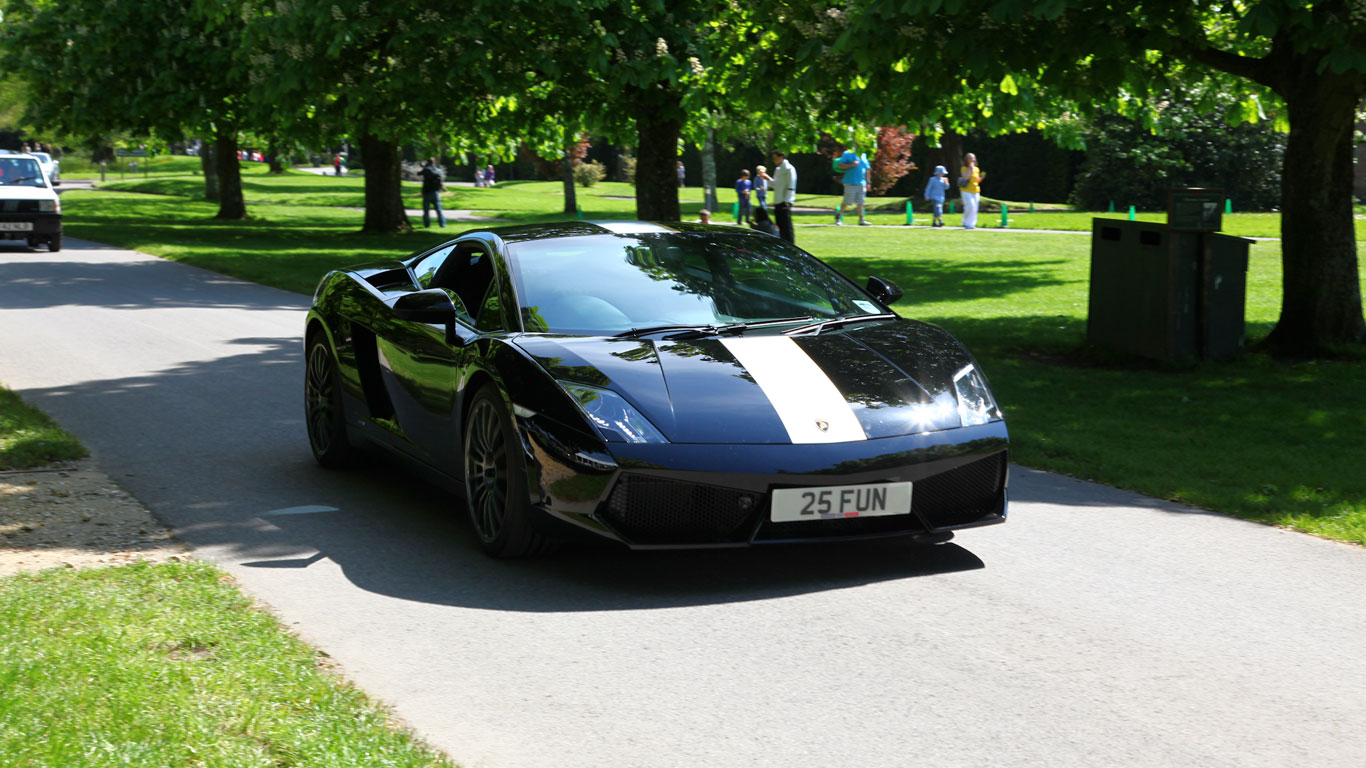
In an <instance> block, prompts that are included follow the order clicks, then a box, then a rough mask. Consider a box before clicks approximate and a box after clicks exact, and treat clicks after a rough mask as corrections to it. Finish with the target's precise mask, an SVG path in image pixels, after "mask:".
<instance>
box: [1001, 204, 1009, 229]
mask: <svg viewBox="0 0 1366 768" xmlns="http://www.w3.org/2000/svg"><path fill="white" fill-rule="evenodd" d="M1007 210H1008V209H1007V208H1006V204H1005V203H1001V229H1005V228H1007V227H1009V226H1010V218H1009V214H1008V213H1007Z"/></svg>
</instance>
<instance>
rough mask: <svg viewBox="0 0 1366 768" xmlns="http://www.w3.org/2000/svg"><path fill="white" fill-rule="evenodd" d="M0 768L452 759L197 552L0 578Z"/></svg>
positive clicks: (364, 764)
mask: <svg viewBox="0 0 1366 768" xmlns="http://www.w3.org/2000/svg"><path fill="white" fill-rule="evenodd" d="M0 692H3V693H0V765H6V766H29V765H31V766H129V767H130V768H169V767H171V766H185V767H186V768H189V767H190V766H215V767H221V768H232V767H234V766H243V767H245V766H328V768H347V767H348V766H354V767H355V768H373V766H392V767H394V768H400V767H407V766H414V767H416V766H429V767H430V766H449V765H450V762H449V761H448V760H447V759H446V758H444V757H443V756H441V755H440V754H438V753H436V752H435V751H433V750H431V749H429V748H427V747H425V746H424V745H422V744H421V743H420V742H418V741H417V740H416V739H415V738H413V737H412V736H411V735H409V734H407V733H405V732H403V731H401V730H398V729H396V728H394V727H393V726H392V725H391V724H390V721H389V718H388V717H387V715H386V714H385V712H384V711H383V710H382V709H380V708H378V707H377V706H376V705H375V704H373V703H372V702H370V701H369V700H368V699H366V697H365V695H364V694H363V693H361V692H360V691H358V690H356V689H355V688H354V687H352V686H350V685H348V684H346V683H345V682H344V681H342V680H341V679H339V678H338V677H337V676H336V675H335V674H333V673H331V672H329V671H328V670H327V669H326V659H325V657H323V655H322V654H320V653H318V652H317V651H314V650H312V649H310V648H308V647H307V646H305V645H304V644H303V643H301V642H299V641H298V640H296V639H295V638H293V637H291V636H290V635H288V634H287V633H286V632H285V631H284V630H283V629H282V628H281V627H280V626H279V624H278V623H277V622H276V621H275V620H274V619H272V618H271V617H270V616H268V615H266V614H265V613H263V612H261V611H260V610H258V609H256V608H255V607H253V606H252V605H251V603H250V601H249V600H248V599H247V598H246V597H244V596H243V595H242V594H241V593H240V592H239V591H238V590H236V589H235V588H234V587H233V586H232V584H231V583H230V582H229V580H228V578H227V577H226V576H224V574H223V573H222V572H221V571H219V570H217V569H215V568H213V567H212V566H209V565H206V564H203V563H170V564H165V565H147V564H134V565H128V566H122V567H118V568H98V569H89V570H80V571H70V570H49V571H45V572H42V573H38V574H21V575H18V576H10V577H7V578H4V579H0Z"/></svg>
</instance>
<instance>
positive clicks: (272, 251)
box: [66, 176, 1366, 543]
mask: <svg viewBox="0 0 1366 768" xmlns="http://www.w3.org/2000/svg"><path fill="white" fill-rule="evenodd" d="M282 178H284V179H290V178H291V177H288V176H287V177H282ZM333 181H334V182H340V181H346V180H345V179H340V180H338V179H333ZM263 183H264V184H267V185H269V184H271V183H275V182H274V181H266V182H263ZM279 183H281V184H284V183H285V182H283V181H282V182H279ZM310 187H311V190H314V191H309V192H307V193H306V194H307V195H308V196H309V197H305V198H304V199H314V198H312V197H311V196H312V195H313V194H315V190H316V187H312V186H311V185H310ZM339 189H340V187H339ZM629 190H630V187H629V186H626V185H611V184H603V185H600V186H599V187H594V188H592V189H591V190H589V191H588V193H587V194H585V195H584V196H583V200H584V207H585V213H586V214H590V216H589V217H590V218H591V217H609V216H624V217H627V218H629V217H630V216H631V215H632V211H633V203H632V202H631V201H628V200H617V199H615V198H617V197H626V196H628V194H629ZM558 192H559V186H558V185H556V184H553V183H541V182H512V183H508V184H505V185H500V186H499V187H495V188H493V189H474V188H472V187H461V188H455V189H454V190H453V192H452V196H451V197H452V199H454V200H459V201H461V205H460V206H457V205H450V206H448V207H451V208H455V207H469V208H476V209H478V210H482V211H488V212H492V213H494V214H496V215H498V216H500V217H502V218H505V219H509V220H515V221H534V220H550V219H556V218H562V215H561V214H559V213H558V211H559V208H560V206H561V205H562V202H561V201H562V199H563V198H562V197H560V196H559V195H558V194H557V193H558ZM684 192H685V193H694V194H685V195H684V206H685V209H686V208H689V207H692V206H697V207H700V205H701V203H700V190H696V189H690V190H684ZM67 196H68V203H67V208H66V211H67V228H68V231H69V232H70V233H71V234H72V235H73V236H76V237H89V238H91V239H94V240H99V241H102V242H109V243H113V244H116V245H123V246H126V247H134V248H137V249H139V250H143V251H146V252H149V253H153V254H157V255H160V256H165V257H167V258H174V259H178V260H182V261H186V262H189V263H194V264H197V265H199V266H203V267H207V268H210V269H215V270H218V271H222V272H225V273H228V274H233V275H237V276H239V277H244V278H247V279H250V280H255V281H258V282H262V283H266V284H270V285H276V286H279V287H282V288H286V289H289V290H295V291H300V292H305V293H307V292H311V291H312V290H313V288H314V287H315V285H316V282H317V279H318V278H319V277H320V276H321V274H322V273H323V272H324V271H326V270H327V269H330V268H333V267H337V266H343V265H345V264H350V263H357V262H363V261H370V260H375V259H381V258H393V257H395V256H401V255H404V254H406V253H409V252H411V251H414V250H417V249H419V248H423V247H426V246H428V245H431V244H434V243H436V242H438V241H440V240H441V239H443V238H445V237H448V236H451V235H452V234H453V233H455V232H459V231H460V230H461V227H452V228H447V229H446V230H441V231H436V230H419V231H418V232H415V233H411V234H407V235H396V236H382V237H373V236H361V235H358V234H356V231H357V230H358V229H359V228H360V223H361V220H362V213H361V212H360V211H352V210H347V209H344V208H338V207H335V206H311V207H310V206H297V205H257V206H252V208H251V214H252V216H253V217H254V218H253V219H252V220H251V221H247V222H240V223H223V222H215V221H213V219H212V218H211V216H212V215H213V212H214V211H215V210H216V209H215V207H214V206H211V205H208V204H205V203H202V202H196V201H194V200H192V199H189V198H174V197H161V196H153V195H134V194H127V193H122V194H120V193H114V192H103V191H97V192H83V191H73V192H70V193H67ZM248 197H249V199H250V198H251V196H250V195H249V196H248ZM289 201H290V196H289V195H288V194H285V195H284V196H283V197H282V198H281V199H279V200H277V202H289ZM1032 215H1038V216H1045V215H1046V216H1072V217H1074V218H1073V220H1074V221H1076V222H1078V224H1077V226H1080V223H1079V222H1080V221H1081V220H1082V217H1085V218H1086V220H1087V223H1086V224H1085V227H1084V228H1086V229H1089V227H1090V224H1089V218H1090V214H1067V213H1049V214H1043V213H1038V214H1032ZM1239 216H1240V214H1234V215H1233V216H1232V217H1225V220H1226V221H1230V222H1231V221H1235V220H1237V217H1239ZM1241 216H1246V217H1249V218H1248V221H1249V222H1256V221H1258V219H1257V218H1256V217H1258V216H1260V215H1258V214H1242V215H1241ZM818 218H820V219H824V216H821V217H814V216H799V217H797V222H798V224H799V225H801V224H805V223H811V222H815V221H817V219H818ZM902 220H903V221H904V214H903V219H902ZM1269 221H1270V220H1268V222H1269ZM820 223H821V224H824V223H825V222H824V221H821V222H820ZM469 226H473V225H462V227H464V228H468V227H469ZM1249 226H1253V225H1252V224H1249ZM1041 228H1043V227H1041ZM1047 228H1056V227H1055V226H1053V225H1050V226H1049V227H1047ZM797 239H798V242H799V243H800V244H801V246H802V247H803V248H806V249H807V250H809V251H811V252H812V253H814V254H816V255H817V256H820V257H821V258H823V259H825V260H827V261H829V262H830V263H832V264H834V265H835V266H837V267H838V268H840V269H841V270H843V271H844V272H846V273H847V274H850V275H852V276H855V277H857V278H859V279H862V278H863V277H866V276H867V275H869V274H880V275H882V276H884V277H887V278H889V279H892V280H895V281H896V282H898V283H899V284H900V285H901V286H902V287H903V288H905V290H906V298H905V299H903V300H902V302H901V303H900V305H899V306H898V309H899V310H901V311H902V312H903V314H906V315H908V316H911V317H917V318H921V319H925V320H928V321H930V322H934V323H938V324H940V325H943V326H945V327H947V328H948V329H949V330H951V331H953V332H954V333H956V334H957V335H958V336H959V337H960V338H962V339H963V340H964V342H965V343H967V345H968V346H969V347H970V348H971V349H972V350H973V351H974V353H975V354H977V356H978V357H979V359H981V361H982V362H983V365H984V367H985V368H986V369H987V372H988V374H989V375H990V377H991V381H992V384H993V386H994V387H995V388H996V390H997V392H998V394H999V396H1000V399H1001V401H1002V403H1003V406H1004V407H1005V410H1006V413H1007V416H1008V419H1009V424H1010V427H1011V434H1012V440H1013V444H1014V450H1015V457H1016V458H1017V459H1018V460H1019V461H1020V462H1021V463H1023V464H1026V465H1029V466H1034V467H1039V468H1042V469H1050V470H1056V471H1061V472H1066V473H1069V474H1072V475H1076V476H1078V477H1084V478H1088V479H1093V480H1098V481H1101V482H1105V483H1109V484H1111V485H1115V486H1119V487H1125V488H1131V489H1134V490H1138V491H1141V492H1144V493H1147V494H1150V495H1153V496H1158V497H1162V498H1167V499H1173V500H1179V501H1184V502H1188V503H1191V504H1195V505H1198V506H1202V507H1205V508H1208V509H1214V510H1218V511H1221V512H1227V513H1230V514H1235V515H1239V516H1241V517H1244V518H1247V519H1251V520H1259V521H1262V522H1268V523H1274V524H1279V525H1286V526H1290V527H1294V528H1297V529H1300V530H1305V531H1309V532H1313V533H1317V534H1320V535H1324V536H1329V537H1333V538H1338V539H1342V540H1346V541H1354V542H1358V543H1366V474H1363V473H1361V472H1360V471H1359V466H1360V463H1361V459H1362V451H1361V449H1360V448H1359V447H1358V446H1357V443H1356V442H1354V439H1353V437H1352V436H1353V435H1360V434H1362V433H1363V432H1364V431H1366V430H1363V427H1366V360H1362V359H1346V360H1340V361H1331V362H1317V363H1306V364H1301V365H1288V364H1283V363H1279V362H1275V361H1272V360H1270V359H1267V358H1266V357H1264V356H1261V355H1258V354H1252V353H1249V354H1246V355H1244V356H1243V357H1242V358H1240V359H1239V360H1237V361H1233V362H1229V363H1209V364H1202V365H1199V366H1196V367H1194V368H1189V369H1170V368H1163V367H1155V366H1149V365H1142V364H1137V365H1115V364H1106V363H1104V362H1102V361H1098V360H1096V359H1094V358H1093V357H1091V356H1088V355H1087V354H1085V353H1084V352H1083V350H1084V348H1085V329H1086V315H1087V302H1088V280H1089V270H1090V258H1089V253H1090V251H1089V249H1090V241H1089V239H1088V238H1085V237H1079V236H1076V235H1067V234H1060V235H1050V234H1039V233H1025V232H993V233H967V232H961V231H954V230H938V231H929V230H923V229H906V228H876V227H873V228H859V227H842V228H835V227H829V226H819V227H812V226H799V227H798V230H797ZM1363 289H1364V290H1366V284H1364V285H1363ZM1279 311H1280V245H1279V243H1277V242H1262V243H1257V244H1255V245H1253V246H1252V250H1251V266H1250V269H1249V272H1248V294H1247V333H1248V337H1249V338H1250V339H1255V338H1257V337H1260V336H1262V335H1265V334H1266V333H1267V332H1268V331H1269V330H1270V328H1271V326H1272V325H1273V324H1274V322H1275V320H1276V317H1277V315H1278V314H1279Z"/></svg>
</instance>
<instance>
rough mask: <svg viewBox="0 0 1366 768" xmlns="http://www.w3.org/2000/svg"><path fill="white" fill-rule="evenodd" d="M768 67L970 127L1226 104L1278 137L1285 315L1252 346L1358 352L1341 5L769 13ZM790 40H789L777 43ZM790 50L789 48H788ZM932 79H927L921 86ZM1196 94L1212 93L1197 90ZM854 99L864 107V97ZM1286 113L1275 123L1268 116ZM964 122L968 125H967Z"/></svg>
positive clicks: (1153, 1) (1030, 5)
mask: <svg viewBox="0 0 1366 768" xmlns="http://www.w3.org/2000/svg"><path fill="white" fill-rule="evenodd" d="M773 6H774V7H773V8H771V9H770V13H771V14H772V15H773V16H774V17H775V18H776V19H777V22H778V26H779V28H780V30H779V33H778V34H777V35H776V36H775V37H774V38H773V39H772V40H771V41H770V45H769V47H770V48H771V49H772V50H773V51H774V57H773V60H774V61H778V62H781V61H786V62H787V64H788V67H789V70H790V71H792V74H793V79H794V82H798V83H800V82H802V81H803V80H816V81H828V80H829V78H830V77H832V75H831V74H829V73H831V72H834V73H840V72H848V73H850V74H849V75H847V76H845V77H844V80H845V81H846V82H849V83H852V86H851V92H852V93H853V94H854V95H853V97H852V100H853V101H854V102H855V103H861V104H864V105H870V104H874V103H875V102H876V101H877V100H879V99H881V96H882V95H883V94H888V93H895V94H897V99H896V101H897V102H898V106H899V107H900V108H901V109H903V110H906V111H909V112H911V113H914V114H921V115H925V116H927V117H928V116H931V115H936V114H939V113H940V112H941V110H939V109H936V101H939V100H943V99H945V98H947V97H949V96H952V95H953V94H962V93H963V91H964V87H965V86H966V88H967V89H969V90H974V89H975V92H976V96H977V99H976V100H977V105H978V110H977V112H978V115H977V117H978V118H979V119H978V120H976V121H966V120H955V121H952V124H951V125H950V127H953V128H957V129H966V128H969V127H979V128H985V129H987V130H989V131H993V132H996V131H997V126H999V124H1000V122H1001V120H1002V115H1003V114H1009V113H1011V112H1014V111H1016V110H1019V111H1022V112H1024V113H1026V114H1039V113H1045V114H1052V115H1055V116H1061V115H1064V114H1066V113H1068V112H1069V111H1075V110H1083V111H1088V112H1096V111H1100V110H1104V109H1118V110H1119V111H1120V112H1122V113H1127V114H1133V115H1138V116H1145V117H1150V116H1151V112H1152V111H1153V110H1154V108H1155V107H1156V99H1155V97H1156V95H1157V94H1160V93H1162V92H1163V91H1165V90H1175V91H1178V92H1180V91H1191V90H1200V91H1204V92H1208V93H1216V92H1218V91H1220V90H1223V91H1231V92H1233V93H1236V94H1238V95H1239V98H1238V100H1237V108H1236V110H1234V112H1233V113H1232V114H1230V117H1232V118H1234V119H1240V120H1248V121H1256V120H1260V119H1264V118H1265V117H1266V116H1267V115H1268V114H1270V115H1272V116H1273V117H1275V118H1276V119H1277V120H1278V121H1281V122H1282V124H1283V125H1284V126H1285V127H1288V129H1289V138H1288V141H1287V143H1286V150H1285V156H1284V166H1283V173H1282V177H1281V178H1282V191H1281V211H1282V218H1281V234H1282V238H1281V248H1282V259H1283V262H1284V269H1283V275H1284V277H1283V302H1282V309H1281V316H1280V319H1279V321H1278V322H1277V324H1276V327H1275V329H1274V330H1273V331H1272V333H1271V335H1270V336H1269V337H1268V338H1267V339H1266V340H1265V341H1264V344H1265V345H1266V346H1267V347H1268V348H1269V349H1271V350H1272V351H1274V352H1277V353H1282V354H1290V355H1314V354H1321V353H1324V352H1328V351H1330V350H1331V348H1332V347H1333V346H1334V345H1338V344H1345V343H1362V342H1366V320H1363V316H1362V309H1361V293H1360V285H1359V277H1358V267H1357V256H1356V242H1355V234H1354V230H1353V225H1352V168H1353V162H1352V148H1353V129H1354V120H1355V114H1356V107H1357V105H1358V104H1360V103H1361V101H1362V98H1363V96H1366V11H1363V10H1362V9H1361V8H1360V4H1359V3H1349V2H1347V0H1328V1H1326V2H1316V3H1312V4H1311V3H1305V2H1301V1H1300V0H1245V1H1244V2H1233V1H1232V0H1132V1H1131V2H1128V3H1123V4H1115V3H1110V2H1105V1H1104V0H953V1H952V2H939V1H937V0H864V1H863V2H855V3H841V4H834V3H815V4H795V3H786V2H775V3H774V4H773ZM783 30H787V31H788V32H789V33H790V34H787V35H784V34H782V31H783ZM794 35H803V39H801V40H793V39H791V38H792V37H793V36H794ZM926 72H935V73H936V75H935V76H934V77H925V76H924V73H926ZM1207 83H1214V84H1215V85H1214V87H1202V88H1198V89H1197V88H1196V86H1203V85H1205V84H1207ZM858 94H863V97H862V98H859V97H858ZM1280 108H1283V112H1281V113H1280V114H1277V112H1278V109H1280ZM972 122H976V123H977V125H976V126H973V125H971V124H970V123H972Z"/></svg>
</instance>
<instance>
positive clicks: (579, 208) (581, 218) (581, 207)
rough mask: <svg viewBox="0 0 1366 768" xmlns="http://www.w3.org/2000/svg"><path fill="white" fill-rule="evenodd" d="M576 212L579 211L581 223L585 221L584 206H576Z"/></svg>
mask: <svg viewBox="0 0 1366 768" xmlns="http://www.w3.org/2000/svg"><path fill="white" fill-rule="evenodd" d="M574 210H575V211H578V214H579V221H583V206H582V205H576V206H574Z"/></svg>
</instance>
